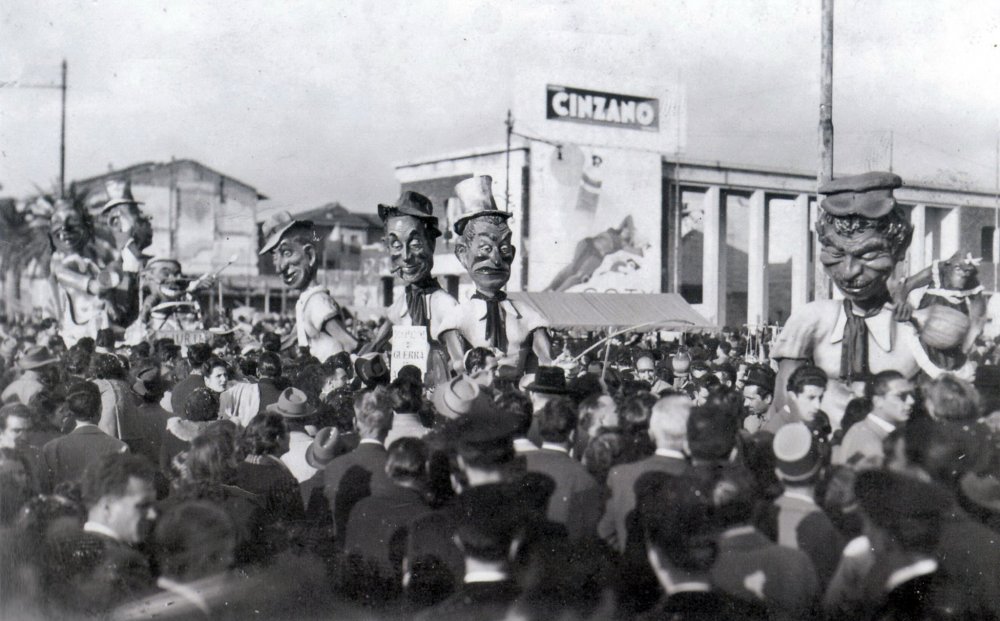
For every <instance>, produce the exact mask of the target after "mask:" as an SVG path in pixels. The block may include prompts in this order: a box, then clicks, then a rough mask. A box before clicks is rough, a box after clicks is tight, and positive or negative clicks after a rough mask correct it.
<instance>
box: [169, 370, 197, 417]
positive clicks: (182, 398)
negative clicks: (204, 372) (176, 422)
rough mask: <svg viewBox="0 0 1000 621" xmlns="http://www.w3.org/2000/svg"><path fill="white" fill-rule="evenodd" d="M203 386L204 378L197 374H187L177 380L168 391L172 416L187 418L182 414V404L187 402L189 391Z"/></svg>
mask: <svg viewBox="0 0 1000 621" xmlns="http://www.w3.org/2000/svg"><path fill="white" fill-rule="evenodd" d="M204 387H205V378H204V377H202V376H201V374H200V373H199V374H198V375H194V374H192V375H188V376H187V377H185V378H184V379H182V380H181V381H179V382H177V385H176V386H174V389H173V390H171V391H170V409H172V410H173V411H174V412H173V413H174V416H180V417H181V418H187V416H185V414H184V404H186V403H187V400H188V397H190V396H191V393H192V392H194V391H195V390H196V389H198V388H204Z"/></svg>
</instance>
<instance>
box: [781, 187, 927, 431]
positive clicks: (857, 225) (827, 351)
mask: <svg viewBox="0 0 1000 621" xmlns="http://www.w3.org/2000/svg"><path fill="white" fill-rule="evenodd" d="M902 183H903V182H902V179H900V178H899V177H898V176H897V175H894V174H892V173H881V172H871V173H865V174H862V175H856V176H853V177H844V178H842V179H836V180H834V181H830V182H827V183H825V184H823V185H822V186H821V187H820V188H819V192H820V194H824V195H825V198H824V199H823V201H822V202H821V204H820V206H821V208H822V209H821V210H820V214H819V219H818V221H817V222H816V234H817V235H818V237H819V242H820V244H821V246H822V250H821V254H820V260H821V261H822V262H823V267H824V269H825V271H826V273H827V274H828V275H829V276H830V278H831V280H833V283H834V284H835V285H836V286H837V288H838V289H839V290H840V291H841V292H842V293H843V294H844V299H843V300H816V301H814V302H810V303H809V304H806V305H805V306H804V307H802V308H800V309H798V310H796V311H795V312H793V313H792V315H791V316H790V317H789V318H788V321H787V323H786V324H785V327H784V329H783V330H782V331H781V333H780V334H779V335H778V338H777V340H776V341H775V343H774V345H773V347H772V351H771V356H772V358H774V359H775V360H776V361H777V362H778V378H777V381H776V382H775V399H774V402H773V404H772V411H778V410H780V409H781V408H783V407H784V405H785V402H786V390H787V384H788V378H789V376H791V374H792V372H793V371H795V369H797V368H798V367H800V366H802V365H803V364H806V363H808V362H812V363H813V364H815V365H816V366H818V367H820V368H821V369H823V371H825V372H826V374H827V376H828V377H829V382H828V384H827V388H826V391H825V393H824V395H823V402H822V409H823V411H824V412H826V413H827V414H828V415H829V416H830V419H831V422H832V424H833V426H834V427H837V426H839V424H840V419H841V418H842V417H843V413H844V409H845V407H846V405H847V402H848V400H849V399H850V397H851V394H850V390H849V388H848V386H849V383H850V382H851V381H852V380H857V379H864V378H867V377H869V376H871V375H873V374H876V373H879V372H881V371H886V370H890V369H894V370H897V371H899V372H901V373H902V374H903V375H904V376H906V377H908V378H909V377H913V376H914V375H916V374H917V373H918V372H919V371H920V370H921V369H923V370H925V371H928V373H929V374H936V373H939V372H940V369H937V368H936V367H935V366H934V365H933V363H931V362H930V360H929V359H928V358H927V356H926V353H925V352H924V351H923V349H922V348H921V346H920V343H919V335H918V333H917V329H916V327H915V326H914V325H912V324H910V323H905V322H898V321H896V319H895V318H894V316H893V311H894V304H893V302H892V300H891V296H890V291H889V286H888V285H889V278H890V276H892V273H893V270H894V268H895V267H896V264H897V263H898V262H899V261H900V260H902V259H903V256H904V255H905V253H906V249H907V247H909V245H910V238H911V236H912V234H913V227H912V226H911V225H910V222H909V221H908V220H907V218H906V215H905V214H904V213H903V210H902V209H901V208H900V207H899V206H898V205H897V204H896V200H895V198H893V193H892V192H893V190H894V189H895V188H898V187H900V186H901V185H902Z"/></svg>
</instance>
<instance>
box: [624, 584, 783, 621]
mask: <svg viewBox="0 0 1000 621" xmlns="http://www.w3.org/2000/svg"><path fill="white" fill-rule="evenodd" d="M641 618H642V619H643V621H654V620H656V621H659V620H661V619H663V620H668V619H669V620H670V621H695V620H696V621H729V620H732V621H753V620H755V619H761V620H763V619H769V618H770V617H769V616H768V614H767V610H766V609H765V608H764V606H763V605H761V604H759V603H754V602H748V601H743V600H739V599H736V598H735V597H731V596H729V595H726V594H725V593H723V592H721V591H714V590H713V591H706V592H698V591H682V592H680V593H675V594H673V595H671V596H669V597H667V598H665V599H664V600H662V601H661V602H660V604H659V605H657V606H656V608H654V609H653V610H651V611H649V612H648V613H646V614H644V615H643V616H642V617H641Z"/></svg>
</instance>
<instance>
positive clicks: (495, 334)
mask: <svg viewBox="0 0 1000 621" xmlns="http://www.w3.org/2000/svg"><path fill="white" fill-rule="evenodd" d="M472 297H473V298H474V299H476V300H483V301H484V302H486V340H487V341H489V342H490V345H492V346H493V348H494V349H499V350H500V351H502V352H506V351H507V325H506V324H505V323H504V318H503V312H502V311H501V310H500V302H503V301H504V300H506V299H507V294H506V293H504V292H503V291H498V292H497V294H496V296H495V297H492V298H488V297H486V296H485V295H483V294H482V293H480V292H478V291H477V292H475V293H473V294H472Z"/></svg>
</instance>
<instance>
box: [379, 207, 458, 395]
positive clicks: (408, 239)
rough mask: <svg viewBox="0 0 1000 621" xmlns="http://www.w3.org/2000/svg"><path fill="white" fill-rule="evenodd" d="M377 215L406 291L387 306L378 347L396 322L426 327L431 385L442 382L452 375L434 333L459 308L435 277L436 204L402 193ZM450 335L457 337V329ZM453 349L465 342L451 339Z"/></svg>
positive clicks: (400, 324) (394, 272) (456, 338)
mask: <svg viewBox="0 0 1000 621" xmlns="http://www.w3.org/2000/svg"><path fill="white" fill-rule="evenodd" d="M378 217H379V219H380V220H382V225H383V227H384V230H385V233H384V235H385V236H384V237H383V240H382V241H383V243H384V244H385V248H386V251H387V252H388V253H389V261H390V265H391V270H392V273H393V274H395V275H397V276H399V278H400V279H401V280H402V281H403V284H404V285H405V292H406V294H405V296H403V297H400V298H397V299H396V300H395V301H394V302H393V303H392V305H391V306H390V307H389V308H388V309H387V314H388V322H387V323H385V324H383V327H382V328H381V329H380V330H379V334H378V335H377V336H376V338H375V339H374V341H375V346H376V347H377V346H379V345H381V342H384V341H385V340H386V339H387V338H388V337H389V332H390V329H391V327H392V326H393V325H396V326H425V327H427V328H428V340H429V342H430V345H431V354H430V360H429V366H428V370H427V371H428V373H431V374H432V375H433V377H432V378H431V380H430V383H431V384H437V383H439V382H444V381H446V380H447V379H448V366H449V365H448V364H447V355H446V354H447V352H446V351H445V349H444V348H443V347H442V346H441V344H440V343H438V342H437V341H436V340H435V339H433V338H432V337H431V336H430V335H431V334H438V333H439V327H440V324H441V321H442V320H443V319H444V318H445V317H446V316H447V315H448V314H449V313H450V312H452V310H453V309H454V308H455V307H456V306H458V301H456V300H455V298H454V297H452V296H451V294H449V293H448V292H447V291H445V290H444V289H442V288H441V285H440V284H439V283H438V281H437V279H435V278H434V277H433V276H432V275H431V272H432V271H433V269H434V248H435V245H436V242H437V238H438V237H440V236H441V231H440V229H438V219H437V217H435V216H434V208H433V206H432V204H431V201H430V199H429V198H427V197H426V196H424V195H423V194H419V193H417V192H411V191H404V192H403V193H402V194H400V196H399V199H398V200H397V201H396V203H395V204H393V205H379V206H378ZM446 338H451V339H455V340H458V339H459V337H458V335H457V334H455V333H454V332H451V333H449V334H448V335H447V337H446ZM453 348H457V349H458V350H461V342H460V341H458V342H456V343H453Z"/></svg>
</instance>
